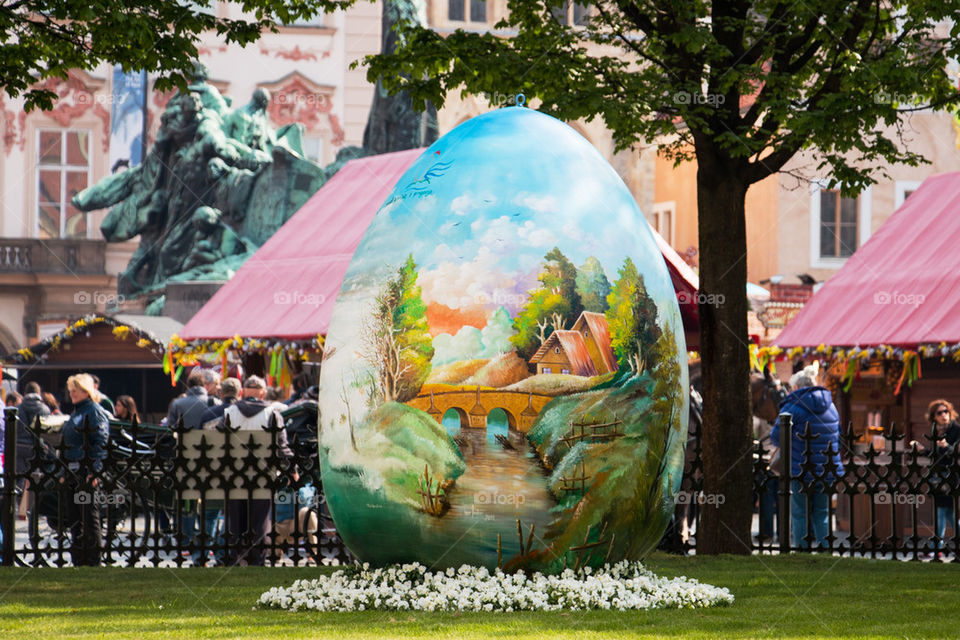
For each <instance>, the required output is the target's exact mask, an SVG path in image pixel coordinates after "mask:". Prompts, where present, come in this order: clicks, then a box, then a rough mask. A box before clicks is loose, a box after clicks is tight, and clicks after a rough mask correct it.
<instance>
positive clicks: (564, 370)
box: [560, 369, 570, 374]
mask: <svg viewBox="0 0 960 640" xmlns="http://www.w3.org/2000/svg"><path fill="white" fill-rule="evenodd" d="M560 373H566V374H569V373H570V369H560Z"/></svg>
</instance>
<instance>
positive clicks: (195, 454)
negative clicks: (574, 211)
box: [0, 403, 960, 567]
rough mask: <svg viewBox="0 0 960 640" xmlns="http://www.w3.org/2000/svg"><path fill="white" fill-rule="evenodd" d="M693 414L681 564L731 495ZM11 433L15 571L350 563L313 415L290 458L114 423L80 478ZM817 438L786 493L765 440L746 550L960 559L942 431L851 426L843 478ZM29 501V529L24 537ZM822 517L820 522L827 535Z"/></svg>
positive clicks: (77, 470)
mask: <svg viewBox="0 0 960 640" xmlns="http://www.w3.org/2000/svg"><path fill="white" fill-rule="evenodd" d="M695 404H696V403H694V405H695ZM696 409H697V408H696V406H694V415H693V416H692V418H693V419H692V420H691V430H690V437H689V440H688V443H687V456H686V461H685V468H684V475H683V481H682V484H681V491H680V494H679V495H678V499H677V508H676V512H675V517H674V521H673V522H672V523H671V527H670V529H669V530H668V532H667V534H666V536H665V537H664V541H663V544H662V547H664V548H666V549H667V550H670V551H674V552H678V553H691V552H694V551H695V549H696V543H697V530H698V524H699V517H700V513H702V510H703V509H702V507H704V506H710V505H711V504H712V502H715V500H714V499H715V498H718V496H715V495H711V494H709V493H704V490H705V487H704V485H703V463H702V456H703V454H704V452H703V448H702V445H701V439H700V420H699V412H698V411H697V410H696ZM314 411H315V407H314ZM293 414H294V417H295V416H296V411H294V412H293ZM285 415H288V416H290V413H289V412H288V413H286V414H285ZM314 415H315V414H314ZM6 424H7V429H6V437H5V445H6V446H5V449H6V466H5V469H4V473H3V476H2V479H3V486H2V494H0V496H2V501H0V502H2V509H0V525H2V530H3V532H4V534H5V535H4V540H3V546H2V552H3V555H2V560H3V564H5V565H12V564H22V565H33V566H64V565H69V564H110V565H118V566H178V567H180V566H211V565H217V564H224V565H229V564H233V563H235V562H238V561H242V560H244V559H245V561H246V562H247V563H248V564H267V565H277V564H292V565H302V564H309V563H318V564H343V563H349V562H353V558H352V556H351V555H350V553H349V551H348V550H347V549H346V547H345V546H344V545H343V543H342V542H341V540H340V539H339V537H338V536H337V534H336V530H335V528H334V526H333V521H332V519H331V518H330V515H329V512H328V511H327V508H326V503H325V501H324V498H323V489H322V482H321V480H322V478H321V476H320V468H319V462H318V457H317V433H316V426H315V425H316V420H315V419H309V418H308V419H306V420H299V421H297V420H294V421H292V422H291V423H290V424H291V425H294V426H293V428H288V430H287V431H288V436H289V439H290V451H284V450H283V448H282V447H281V446H280V442H279V440H278V435H279V431H280V430H279V428H277V426H276V425H275V424H271V426H269V427H266V428H265V429H263V430H262V431H243V430H237V429H235V428H233V427H231V426H230V425H229V424H225V425H223V427H221V428H220V429H218V430H215V431H211V430H184V429H183V428H182V426H178V427H176V428H174V429H166V428H160V427H154V426H149V425H140V424H138V423H137V422H136V421H134V422H132V423H122V422H117V421H114V422H112V423H111V437H110V440H109V447H108V450H107V456H106V458H105V459H104V461H103V465H102V467H99V466H98V467H97V468H94V465H90V464H84V465H80V466H76V465H75V466H73V468H71V465H70V464H69V463H68V461H67V460H66V459H65V457H64V455H63V454H64V450H65V448H64V446H63V444H62V442H61V441H60V439H59V437H58V433H57V432H56V430H55V429H49V428H47V427H44V426H42V425H41V424H40V423H39V421H38V422H36V423H35V424H34V425H32V426H30V427H29V435H30V436H31V445H30V446H29V447H27V448H26V450H25V449H24V446H23V445H21V446H20V448H19V450H18V447H17V442H16V433H17V430H18V429H17V428H14V425H15V424H16V410H15V409H7V412H6ZM792 430H793V425H792V421H791V419H790V416H787V415H784V416H781V418H780V432H781V436H782V437H781V442H780V443H779V444H781V457H782V458H783V460H784V461H785V462H786V461H789V460H791V456H792V454H795V453H796V452H792V451H791V448H792V447H791V444H792V442H793V441H792V439H791V433H792ZM816 439H817V436H815V435H812V434H809V433H806V429H805V433H804V434H803V435H801V436H800V437H799V440H800V442H802V454H803V455H801V456H800V457H799V459H798V460H799V461H800V462H799V474H793V475H796V476H797V477H793V478H791V482H789V483H788V482H783V481H782V480H783V478H781V477H779V476H778V475H777V474H776V473H774V471H772V470H771V468H770V464H769V449H768V443H763V442H756V443H755V451H754V476H753V489H754V494H755V497H756V499H757V505H758V506H757V511H758V513H757V515H756V516H755V524H754V528H753V533H754V535H753V537H752V539H751V540H750V541H749V543H748V544H749V545H750V547H751V549H752V550H753V551H754V552H759V553H787V552H792V551H811V550H814V551H821V552H830V553H838V554H840V555H850V556H868V557H873V558H877V557H885V558H898V559H906V560H917V559H928V558H932V557H937V556H936V554H940V555H941V559H943V560H946V561H957V560H956V559H957V554H956V550H957V549H958V548H960V527H958V526H957V514H958V512H957V497H958V495H960V488H958V485H960V468H958V467H960V464H958V463H960V456H957V455H956V454H955V451H954V450H953V449H951V448H950V447H947V448H943V447H941V448H939V449H938V447H937V442H938V440H941V436H940V434H938V433H936V431H935V430H932V431H931V433H930V434H928V435H927V436H926V438H925V443H924V444H925V445H926V446H918V445H916V444H909V445H907V444H905V443H904V442H903V440H904V437H903V436H902V435H900V434H898V433H896V430H895V429H894V428H893V427H891V428H890V429H889V430H888V431H887V432H886V433H885V434H884V446H883V447H882V448H879V447H875V446H874V443H869V444H863V443H860V442H858V440H857V437H856V436H855V434H854V433H853V430H852V428H848V429H847V430H846V431H845V432H844V433H843V434H841V437H840V442H839V454H840V458H841V460H842V463H843V472H842V473H840V469H838V468H837V467H836V465H835V464H834V463H833V462H832V460H829V459H827V460H825V461H824V460H818V459H816V458H815V456H814V455H813V453H814V449H815V447H814V446H813V444H814V442H815V441H816ZM941 443H942V440H941ZM18 451H19V453H20V454H21V459H20V460H19V462H18V460H17V457H18ZM24 452H26V453H27V455H26V456H25V457H23V455H22V454H23V453H24ZM785 467H786V468H787V469H789V464H787V465H785ZM785 473H789V472H785ZM310 488H313V489H314V493H313V494H312V495H311V493H310V491H309V489H310ZM24 497H25V499H26V502H27V518H26V521H25V522H23V523H21V524H20V525H19V526H17V520H16V519H17V511H18V509H19V507H20V504H21V501H22V500H23V499H24ZM801 498H802V499H801ZM798 515H799V516H801V519H802V520H803V522H802V523H801V524H800V525H799V526H798V523H797V522H796V520H797V516H798ZM767 517H770V519H771V520H775V522H776V532H777V535H776V536H774V535H773V528H774V527H773V526H772V523H771V526H770V527H769V529H767V530H764V526H763V525H764V519H765V518H767ZM815 521H817V522H822V523H823V526H824V529H823V530H822V531H818V530H817V528H816V527H815V526H814V525H813V523H814V522H815ZM792 530H793V531H794V537H791V535H790V534H791V531H792ZM12 532H15V533H12ZM745 543H746V542H745Z"/></svg>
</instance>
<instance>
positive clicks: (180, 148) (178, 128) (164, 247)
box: [72, 68, 325, 295]
mask: <svg viewBox="0 0 960 640" xmlns="http://www.w3.org/2000/svg"><path fill="white" fill-rule="evenodd" d="M190 89H191V91H190V92H189V93H186V94H182V93H178V94H177V95H175V96H174V97H173V98H172V99H171V100H170V102H169V103H168V105H167V108H166V110H165V111H164V113H163V116H162V117H161V124H160V130H159V132H158V134H157V140H156V142H155V143H154V145H153V147H152V148H151V149H150V152H149V153H148V154H147V157H146V158H145V159H144V161H143V163H142V164H140V165H138V166H136V167H134V168H133V169H130V170H128V171H124V172H122V173H117V174H114V175H111V176H108V177H107V178H104V179H103V180H101V181H100V182H99V183H97V184H95V185H93V186H91V187H89V188H87V189H85V190H83V191H81V192H80V193H79V194H77V195H76V196H75V197H74V199H73V201H72V202H73V204H74V206H76V207H77V208H79V209H81V210H84V211H90V210H93V209H100V208H104V207H108V206H112V207H113V208H112V209H111V210H110V213H109V214H108V215H107V217H106V218H105V219H104V221H103V224H102V225H101V227H100V229H101V232H102V233H103V235H104V237H105V238H106V239H107V241H108V242H121V241H124V240H129V239H130V238H133V237H136V236H138V235H139V236H140V245H139V246H138V247H137V250H136V252H135V253H134V255H133V257H132V258H131V260H130V263H129V264H128V265H127V268H126V270H125V271H124V272H123V273H122V274H121V276H120V279H119V285H118V289H119V291H120V293H122V294H125V295H131V294H132V295H136V294H141V293H152V292H155V291H159V290H160V289H162V288H163V287H164V286H165V284H166V282H167V281H168V280H171V279H174V278H175V279H182V276H183V275H184V274H188V275H189V276H190V277H193V278H198V279H208V280H213V279H224V278H227V277H229V276H230V275H231V274H232V272H233V271H234V270H235V269H236V268H237V267H238V266H239V264H242V261H243V260H244V259H246V257H248V256H249V255H250V254H251V253H252V252H253V251H255V250H256V248H257V247H258V246H259V245H260V244H262V243H263V242H264V241H265V240H266V239H267V238H268V237H269V236H270V235H272V233H273V232H274V231H276V230H277V229H279V228H280V226H281V225H282V224H283V223H284V222H286V220H287V219H288V218H289V217H290V216H291V215H292V214H293V213H294V212H295V211H296V210H297V209H299V208H300V206H301V205H302V204H303V203H304V202H306V200H307V199H308V198H309V197H310V196H311V195H312V194H313V193H314V192H315V191H316V189H318V188H319V187H320V186H321V185H322V183H323V182H324V181H325V174H324V172H323V169H322V168H321V167H319V166H318V165H316V164H314V163H312V162H310V161H309V160H306V159H305V158H303V157H302V155H301V154H300V153H298V151H299V133H300V127H299V125H291V126H287V127H284V128H283V131H282V135H280V136H278V135H277V133H275V132H274V131H273V130H272V129H270V127H269V124H268V122H267V118H266V106H267V104H268V103H269V94H268V93H267V92H266V91H264V90H262V89H258V90H257V91H256V92H255V93H254V96H253V99H252V100H251V102H250V104H248V105H246V106H244V107H242V108H240V109H237V110H235V111H232V112H231V111H229V110H228V109H227V106H226V105H227V102H226V101H225V100H224V99H223V98H222V96H220V92H219V91H218V90H217V89H216V87H214V86H212V85H210V84H208V83H207V82H206V75H205V71H203V70H202V68H201V69H199V70H198V71H197V72H196V73H195V74H194V78H193V83H192V84H191V85H190ZM288 139H289V140H288ZM264 204H266V205H268V206H266V207H264V206H263V205H264ZM251 206H259V207H261V210H259V211H255V212H253V213H251V211H250V207H251ZM237 258H240V259H239V260H238V259H237Z"/></svg>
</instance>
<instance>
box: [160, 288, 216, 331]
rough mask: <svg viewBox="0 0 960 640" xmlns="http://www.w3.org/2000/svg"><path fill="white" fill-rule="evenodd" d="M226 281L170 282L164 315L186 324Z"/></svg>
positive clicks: (166, 290) (164, 305)
mask: <svg viewBox="0 0 960 640" xmlns="http://www.w3.org/2000/svg"><path fill="white" fill-rule="evenodd" d="M225 282H226V281H224V280H219V281H211V280H202V281H193V282H189V281H188V282H168V283H167V286H166V289H165V293H166V296H167V298H166V301H165V302H164V304H163V315H165V316H168V317H170V318H173V319H174V320H177V321H178V322H182V323H184V324H186V323H187V322H189V321H190V318H192V317H193V316H194V315H195V314H196V313H197V311H199V310H200V307H202V306H203V305H205V304H206V303H207V301H208V300H210V298H212V297H213V294H215V293H216V292H217V291H218V290H219V289H220V287H222V286H223V285H224V283H225Z"/></svg>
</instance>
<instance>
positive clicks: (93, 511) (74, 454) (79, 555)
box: [61, 373, 110, 566]
mask: <svg viewBox="0 0 960 640" xmlns="http://www.w3.org/2000/svg"><path fill="white" fill-rule="evenodd" d="M67 391H68V392H69V394H70V402H72V403H73V413H72V414H70V419H69V420H67V421H66V422H65V423H64V424H63V428H62V430H61V433H62V434H63V447H64V452H63V457H64V458H65V459H66V461H67V470H66V473H65V476H64V479H63V481H64V485H65V488H66V489H67V491H66V493H67V494H68V496H69V497H68V498H67V518H68V521H69V522H70V537H71V540H72V544H71V548H70V555H71V557H72V558H73V564H74V566H81V565H90V566H97V565H99V564H100V545H101V537H102V534H101V529H100V501H99V500H98V497H97V495H96V492H97V488H98V486H99V484H100V479H99V478H100V475H101V473H102V472H103V461H104V459H105V458H106V457H107V441H108V439H109V437H110V414H108V413H107V411H106V409H104V408H103V407H101V406H100V404H99V402H100V393H99V392H98V391H97V388H96V385H95V384H94V382H93V378H92V377H91V376H90V374H87V373H78V374H77V375H74V376H70V377H69V378H67Z"/></svg>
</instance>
